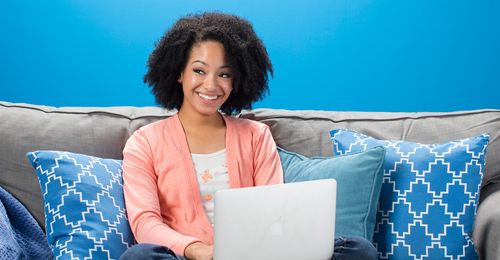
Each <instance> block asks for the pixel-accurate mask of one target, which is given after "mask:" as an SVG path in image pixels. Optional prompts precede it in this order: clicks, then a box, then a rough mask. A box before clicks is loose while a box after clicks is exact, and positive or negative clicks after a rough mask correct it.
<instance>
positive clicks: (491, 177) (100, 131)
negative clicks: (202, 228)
mask: <svg viewBox="0 0 500 260" xmlns="http://www.w3.org/2000/svg"><path fill="white" fill-rule="evenodd" d="M174 113H175V112H174V111H166V110H164V109H161V108H156V107H62V108H55V107H48V106H37V105H31V104H18V103H8V102H0V123H1V127H0V186H2V187H3V188H5V189H6V190H8V191H9V192H10V193H12V194H13V195H14V196H15V197H16V198H17V199H18V200H20V201H21V202H22V203H23V204H24V205H25V206H26V207H27V209H28V210H29V211H30V212H31V213H32V214H33V216H34V217H35V219H36V220H37V221H38V223H40V225H41V226H42V227H43V226H44V217H43V214H44V213H43V204H42V199H41V194H40V187H39V184H38V181H37V178H36V174H35V170H34V169H33V168H32V167H31V165H30V163H29V162H28V160H27V159H26V153H27V152H30V151H34V150H61V151H70V152H75V153H82V154H87V155H93V156H98V157H102V158H114V159H121V158H122V149H123V147H124V145H125V142H126V140H127V139H128V137H129V136H130V135H131V134H132V133H133V132H134V131H135V130H137V129H138V128H140V127H141V126H143V125H146V124H148V123H151V122H153V121H156V120H160V119H163V118H165V117H168V116H170V115H172V114H174ZM241 116H242V117H245V118H250V119H253V120H257V121H261V122H263V123H265V124H267V125H269V126H270V127H271V131H272V134H273V136H274V138H275V140H276V143H277V144H278V145H279V146H281V147H283V148H285V149H287V150H290V151H294V152H298V153H301V154H304V155H307V156H313V155H315V156H320V155H321V156H332V144H331V141H330V137H329V130H331V129H332V128H348V129H352V130H355V131H360V132H363V133H365V134H368V135H371V136H373V137H375V138H379V139H404V140H410V141H416V142H421V143H438V142H446V141H450V140H455V139H460V138H465V137H470V136H474V135H478V134H481V133H489V134H490V138H491V139H490V145H489V147H488V153H487V158H486V160H487V164H486V169H485V177H484V180H483V188H482V190H481V192H482V195H481V196H482V197H481V198H483V197H484V196H486V195H487V194H490V193H492V192H493V191H496V190H499V189H500V153H499V151H500V110H475V111H464V112H451V113H382V112H333V111H289V110H278V109H256V110H251V111H243V113H242V115H241Z"/></svg>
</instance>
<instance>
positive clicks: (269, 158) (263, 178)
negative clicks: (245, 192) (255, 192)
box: [254, 125, 284, 186]
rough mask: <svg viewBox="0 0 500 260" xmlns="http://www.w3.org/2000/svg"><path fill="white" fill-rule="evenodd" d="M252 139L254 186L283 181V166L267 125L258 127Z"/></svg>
mask: <svg viewBox="0 0 500 260" xmlns="http://www.w3.org/2000/svg"><path fill="white" fill-rule="evenodd" d="M258 130H259V131H258V135H257V138H255V139H254V140H255V141H254V147H255V149H254V183H255V186H260V185H269V184H281V183H283V178H284V177H283V168H282V167H281V160H280V157H279V155H278V150H277V148H276V143H275V142H274V139H273V137H272V135H271V131H270V130H269V126H267V125H262V127H259V128H258Z"/></svg>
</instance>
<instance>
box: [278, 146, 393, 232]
mask: <svg viewBox="0 0 500 260" xmlns="http://www.w3.org/2000/svg"><path fill="white" fill-rule="evenodd" d="M278 154H279V156H280V159H281V163H282V166H283V172H284V175H285V183H291V182H301V181H309V180H319V179H335V180H336V181H337V214H336V224H335V236H360V237H364V238H366V239H368V240H372V236H373V230H374V227H375V217H376V211H377V202H378V200H379V195H380V187H381V184H382V174H383V162H384V155H385V149H384V148H383V147H375V148H373V149H370V150H368V151H366V152H361V153H358V154H353V155H349V156H339V157H312V158H308V157H306V156H303V155H300V154H297V153H292V152H289V151H286V150H284V149H281V148H278Z"/></svg>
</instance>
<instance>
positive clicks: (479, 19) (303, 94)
mask: <svg viewBox="0 0 500 260" xmlns="http://www.w3.org/2000/svg"><path fill="white" fill-rule="evenodd" d="M204 10H220V11H225V12H231V13H235V14H238V15H241V16H243V17H246V18H247V19H248V20H250V21H251V22H252V23H253V24H254V27H255V30H256V31H257V33H258V34H259V35H260V36H261V38H262V39H263V41H264V43H265V44H266V46H267V48H268V52H269V54H270V56H271V59H272V61H273V64H274V67H275V77H274V79H272V81H271V82H270V88H271V94H270V95H269V96H268V97H267V98H266V99H265V100H264V101H261V102H259V103H257V104H256V105H255V107H273V108H286V109H325V110H362V111H452V110H464V109H477V108H500V1H497V0H484V1H463V0H446V1H443V0H433V1H425V0H424V1H398V0H394V1H376V0H373V1H368V0H342V1H340V0H321V1H313V0H310V1H290V0H287V1H271V0H265V1H264V0H253V1H230V0H228V1H222V0H211V1H194V0H148V1H131V0H120V1H118V0H106V1H102V0H74V1H70V0H68V1H61V0H50V1H16V0H4V1H1V3H0V24H1V26H0V35H1V38H0V100H4V101H10V102H26V103H35V104H43V105H53V106H114V105H135V106H146V105H154V99H153V97H152V95H151V94H150V91H149V88H147V87H146V86H145V85H144V84H143V83H142V76H143V74H144V72H145V70H146V68H145V64H146V60H147V57H148V55H149V53H150V52H151V51H152V49H153V47H154V43H155V42H156V41H157V40H158V38H159V37H160V36H161V35H162V34H163V32H164V31H165V30H167V29H168V28H169V27H170V26H171V25H172V23H173V22H174V21H175V20H176V19H177V18H179V17H180V16H182V15H184V14H186V13H193V12H199V11H204Z"/></svg>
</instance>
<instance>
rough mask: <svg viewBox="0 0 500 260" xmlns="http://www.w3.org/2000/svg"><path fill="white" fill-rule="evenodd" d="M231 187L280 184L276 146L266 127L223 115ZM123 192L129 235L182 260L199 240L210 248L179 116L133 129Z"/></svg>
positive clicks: (208, 227)
mask: <svg viewBox="0 0 500 260" xmlns="http://www.w3.org/2000/svg"><path fill="white" fill-rule="evenodd" d="M224 121H225V123H226V152H227V169H228V174H229V184H230V187H231V188H239V187H248V186H257V185H267V184H278V183H283V171H282V168H281V162H280V159H279V156H278V153H277V150H276V144H275V143H274V140H273V138H272V136H271V132H270V131H269V127H268V126H266V125H265V124H262V123H259V122H255V121H251V120H247V119H238V118H234V117H229V116H224ZM123 190H124V194H125V203H126V208H127V215H128V219H129V222H130V226H131V228H132V232H133V233H134V236H135V238H136V240H137V242H139V243H154V244H158V245H164V246H166V247H168V248H170V249H172V250H173V251H174V252H175V253H176V254H178V255H184V250H185V248H186V247H187V246H188V245H189V244H191V243H194V242H197V241H201V242H203V243H206V244H208V245H212V244H213V229H212V226H211V225H210V222H209V220H208V218H207V216H206V214H205V211H204V209H203V205H202V200H201V196H200V192H199V188H198V182H197V180H196V173H195V169H194V166H193V162H192V160H191V154H190V152H189V147H188V144H187V141H186V136H185V134H184V130H183V128H182V125H181V123H180V121H179V118H178V116H177V115H174V116H172V117H169V118H167V119H164V120H160V121H157V122H155V123H152V124H149V125H147V126H144V127H142V128H140V129H139V130H137V131H136V132H135V133H134V134H133V135H132V136H131V137H130V139H129V140H128V141H127V144H126V146H125V149H124V151H123Z"/></svg>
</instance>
